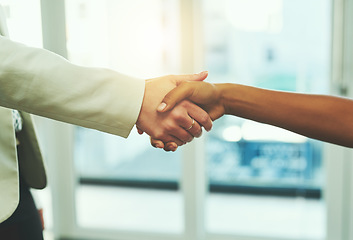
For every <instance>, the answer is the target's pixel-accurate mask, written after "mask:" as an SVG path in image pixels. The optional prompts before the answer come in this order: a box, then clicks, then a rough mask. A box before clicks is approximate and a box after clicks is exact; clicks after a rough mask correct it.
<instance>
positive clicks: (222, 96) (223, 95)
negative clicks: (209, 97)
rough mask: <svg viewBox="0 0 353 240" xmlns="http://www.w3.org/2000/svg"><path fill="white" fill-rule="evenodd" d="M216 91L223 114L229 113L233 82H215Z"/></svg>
mask: <svg viewBox="0 0 353 240" xmlns="http://www.w3.org/2000/svg"><path fill="white" fill-rule="evenodd" d="M215 86H216V89H217V93H218V96H219V97H218V99H219V104H220V105H221V107H222V108H223V109H224V114H230V113H231V98H232V96H233V94H232V92H234V91H232V87H234V84H231V83H219V84H215Z"/></svg>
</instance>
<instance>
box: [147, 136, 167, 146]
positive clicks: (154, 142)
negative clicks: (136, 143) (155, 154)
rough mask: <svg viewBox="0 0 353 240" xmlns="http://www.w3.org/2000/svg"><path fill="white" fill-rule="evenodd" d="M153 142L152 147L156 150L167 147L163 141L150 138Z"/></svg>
mask: <svg viewBox="0 0 353 240" xmlns="http://www.w3.org/2000/svg"><path fill="white" fill-rule="evenodd" d="M150 140H151V145H152V146H153V147H155V148H164V147H165V145H164V143H163V142H162V141H161V140H158V139H154V138H150Z"/></svg>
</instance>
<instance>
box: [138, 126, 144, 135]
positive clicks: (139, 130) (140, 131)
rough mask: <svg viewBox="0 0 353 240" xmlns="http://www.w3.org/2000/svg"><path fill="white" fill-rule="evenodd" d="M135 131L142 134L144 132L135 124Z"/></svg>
mask: <svg viewBox="0 0 353 240" xmlns="http://www.w3.org/2000/svg"><path fill="white" fill-rule="evenodd" d="M136 129H137V132H138V134H140V135H142V134H143V133H144V131H142V130H141V129H140V128H139V127H137V126H136Z"/></svg>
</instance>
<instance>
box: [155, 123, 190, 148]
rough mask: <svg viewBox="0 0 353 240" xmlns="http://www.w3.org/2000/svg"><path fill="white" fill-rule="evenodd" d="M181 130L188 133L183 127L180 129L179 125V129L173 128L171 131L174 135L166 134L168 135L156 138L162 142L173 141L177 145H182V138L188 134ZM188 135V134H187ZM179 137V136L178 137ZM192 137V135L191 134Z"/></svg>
mask: <svg viewBox="0 0 353 240" xmlns="http://www.w3.org/2000/svg"><path fill="white" fill-rule="evenodd" d="M183 131H184V132H185V133H186V134H188V133H187V132H186V131H185V130H184V129H182V128H181V127H180V129H178V130H175V131H173V132H174V133H173V134H174V135H168V136H163V137H160V138H157V139H159V140H160V141H162V142H164V143H167V142H175V143H176V144H177V145H178V146H182V145H183V144H184V143H185V141H184V140H182V139H183V138H188V136H187V135H186V134H185V133H183ZM189 135H190V134H189ZM179 137H180V138H179ZM191 137H192V136H191Z"/></svg>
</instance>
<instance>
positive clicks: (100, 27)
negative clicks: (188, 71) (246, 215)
mask: <svg viewBox="0 0 353 240" xmlns="http://www.w3.org/2000/svg"><path fill="white" fill-rule="evenodd" d="M177 6H178V2H177V1H176V0H151V1H145V0H132V1H131V0H129V1H128V0H105V1H102V0H70V1H66V11H67V16H66V18H67V29H68V30H67V33H68V39H67V44H68V52H69V58H70V60H71V61H73V62H76V63H78V64H81V65H86V66H95V67H96V66H103V67H108V68H112V69H115V70H117V71H119V72H123V73H126V74H129V75H133V76H137V77H141V78H145V79H146V78H151V77H156V76H160V75H164V74H166V73H172V72H177V71H178V62H179V60H178V59H179V49H178V46H179V40H178V39H179V26H178V22H179V19H178V14H179V13H178V8H177ZM149 142H150V141H149V138H148V137H147V136H146V135H145V136H139V135H138V134H137V131H136V129H133V131H132V133H131V135H130V136H129V138H128V139H123V138H120V137H116V136H113V135H109V134H104V133H100V132H97V131H94V130H88V129H84V128H76V131H75V152H74V154H75V155H74V159H75V166H76V172H77V176H78V178H79V179H78V181H79V183H80V184H79V185H78V187H77V191H76V208H77V222H78V224H79V225H80V226H82V227H91V228H97V227H98V228H104V229H107V228H108V229H122V230H141V231H155V232H182V231H183V210H182V209H183V207H182V196H181V194H180V191H179V179H180V174H181V173H180V171H181V166H180V164H181V162H180V153H179V152H176V153H166V152H164V151H161V150H157V149H154V148H152V147H151V146H150V143H149Z"/></svg>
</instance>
